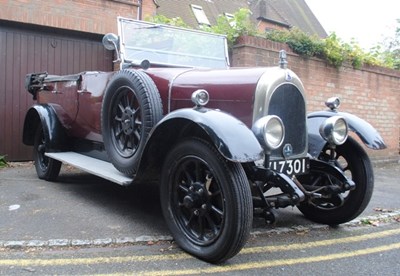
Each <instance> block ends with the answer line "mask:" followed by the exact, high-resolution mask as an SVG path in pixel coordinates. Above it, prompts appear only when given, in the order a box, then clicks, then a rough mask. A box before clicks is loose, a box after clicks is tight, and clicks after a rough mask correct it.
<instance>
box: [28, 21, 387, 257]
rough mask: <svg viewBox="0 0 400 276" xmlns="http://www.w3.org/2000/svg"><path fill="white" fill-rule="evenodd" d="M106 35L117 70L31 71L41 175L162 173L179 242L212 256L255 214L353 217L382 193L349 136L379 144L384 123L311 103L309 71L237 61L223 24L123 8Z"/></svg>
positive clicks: (154, 177) (32, 140) (165, 205)
mask: <svg viewBox="0 0 400 276" xmlns="http://www.w3.org/2000/svg"><path fill="white" fill-rule="evenodd" d="M118 27H119V35H118V36H117V35H114V34H107V35H105V36H104V39H103V44H104V46H105V47H106V48H107V49H108V50H115V51H116V59H117V60H116V61H117V62H120V70H117V71H114V72H93V71H91V72H82V73H78V74H76V75H65V76H56V75H50V74H48V73H47V72H40V73H32V74H29V75H27V76H26V83H25V85H26V89H27V90H28V91H29V93H31V94H32V95H33V98H34V99H35V100H36V101H37V103H36V104H35V105H33V106H32V107H31V108H30V109H29V110H28V112H27V114H26V118H25V123H24V130H23V142H24V143H25V144H26V145H32V146H33V148H34V152H33V158H34V161H35V167H36V171H37V174H38V176H39V178H41V179H45V180H50V181H53V180H55V179H56V178H57V176H58V174H59V172H60V167H61V164H62V163H63V162H64V163H69V164H72V165H73V166H76V167H78V168H80V169H82V170H85V171H88V172H90V173H92V174H95V175H98V176H101V177H103V178H105V179H108V180H110V181H112V182H115V183H118V184H121V185H131V184H135V183H139V182H141V183H146V182H147V183H150V181H152V182H153V181H158V183H159V185H160V200H161V207H162V212H163V215H164V217H165V221H166V223H167V225H168V227H169V229H170V231H171V233H172V235H173V237H174V239H175V241H176V242H177V243H178V244H179V246H180V247H181V248H183V249H184V250H186V251H187V252H189V253H190V254H193V255H194V256H197V257H198V258H200V259H203V260H206V261H208V262H213V263H218V262H222V261H224V260H227V259H228V258H230V257H232V256H234V255H235V254H237V253H238V252H239V251H240V250H241V248H242V247H243V246H244V244H245V242H246V240H247V238H248V236H249V232H250V228H251V225H252V221H253V215H263V216H264V217H265V219H266V221H267V222H273V221H274V214H273V212H272V210H273V209H277V208H284V207H287V206H297V207H298V208H299V209H300V211H301V212H302V213H303V214H304V215H305V216H306V217H307V218H309V219H311V220H313V221H316V222H319V223H325V224H329V225H336V224H340V223H344V222H347V221H350V220H352V219H353V218H355V217H356V216H358V215H359V214H360V213H361V212H362V211H363V210H364V209H365V207H366V206H367V204H368V202H369V200H370V198H371V194H372V191H373V184H374V177H373V171H372V166H371V162H370V160H369V158H368V156H367V154H366V152H365V151H364V149H363V148H362V147H361V146H360V145H359V144H358V143H357V142H356V140H355V139H353V138H352V137H350V136H348V131H350V130H351V131H354V132H355V134H356V135H358V136H359V137H360V139H361V140H362V141H363V143H365V144H366V146H368V147H370V148H373V149H382V148H384V147H385V144H384V142H383V140H382V138H381V137H380V135H379V134H378V132H377V131H376V130H375V129H374V128H373V127H372V126H371V125H370V124H369V123H367V122H365V121H364V120H362V119H360V118H358V117H356V116H354V115H351V114H348V113H344V112H339V111H338V110H337V108H338V106H339V104H340V101H339V100H338V99H337V98H331V99H329V100H328V101H327V102H326V105H327V107H328V108H327V110H325V111H320V112H314V113H311V114H307V113H306V97H305V90H304V87H303V84H302V82H301V80H300V79H299V77H298V76H297V75H296V74H295V73H294V72H292V71H291V70H289V69H288V68H287V61H286V54H285V52H284V51H281V53H280V64H279V66H278V65H277V66H276V67H268V68H230V67H229V58H228V48H227V43H226V38H225V37H224V36H221V35H214V34H210V33H205V32H200V31H194V30H187V29H181V28H175V27H171V26H165V25H160V24H152V23H148V22H141V21H135V20H130V19H126V18H118Z"/></svg>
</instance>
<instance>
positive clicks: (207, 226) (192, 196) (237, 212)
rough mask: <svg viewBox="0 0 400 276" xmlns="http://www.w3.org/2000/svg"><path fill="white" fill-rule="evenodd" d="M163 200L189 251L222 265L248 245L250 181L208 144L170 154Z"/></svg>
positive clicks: (191, 144) (182, 146) (187, 145)
mask: <svg viewBox="0 0 400 276" xmlns="http://www.w3.org/2000/svg"><path fill="white" fill-rule="evenodd" d="M160 197H161V206H162V210H163V214H164V217H165V220H166V222H167V225H168V227H169V229H170V231H171V232H172V235H173V237H174V239H175V241H176V242H177V244H178V245H179V246H180V247H181V248H182V249H184V250H185V251H187V252H188V253H190V254H192V255H194V256H196V257H198V258H200V259H203V260H205V261H208V262H212V263H219V262H222V261H224V260H227V259H229V258H231V257H233V256H234V255H236V254H237V253H238V252H239V251H240V249H241V248H242V247H243V246H244V244H245V242H246V240H247V238H248V236H249V232H250V227H251V223H252V218H253V211H252V201H251V193H250V186H249V183H248V180H247V177H246V175H245V173H244V170H243V168H242V166H241V165H240V164H238V163H233V162H229V161H227V160H225V159H224V158H223V157H222V156H221V155H220V154H219V153H218V152H217V151H216V149H215V148H214V147H213V146H212V145H210V144H209V143H207V142H205V141H202V140H197V139H190V140H185V141H183V142H181V143H179V144H178V145H177V146H176V147H175V148H173V149H172V150H171V152H170V153H169V154H168V156H167V158H166V160H165V162H164V167H163V170H162V180H161V189H160Z"/></svg>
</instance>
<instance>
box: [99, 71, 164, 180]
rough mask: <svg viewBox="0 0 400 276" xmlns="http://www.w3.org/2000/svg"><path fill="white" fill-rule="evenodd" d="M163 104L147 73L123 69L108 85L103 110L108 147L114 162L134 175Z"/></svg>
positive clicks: (105, 137)
mask: <svg viewBox="0 0 400 276" xmlns="http://www.w3.org/2000/svg"><path fill="white" fill-rule="evenodd" d="M161 117H162V104H161V98H160V94H159V92H158V89H157V87H156V85H155V83H154V82H153V80H152V79H151V78H150V77H149V76H148V75H147V74H146V73H144V72H142V71H136V70H122V71H119V72H118V73H116V74H115V75H114V76H113V78H112V79H111V80H110V83H109V84H108V86H107V88H106V91H105V95H104V98H103V103H102V109H101V126H102V135H103V141H104V147H105V149H106V151H107V154H108V157H109V159H110V161H111V163H112V164H113V165H114V166H115V167H116V168H117V169H118V170H119V171H121V172H123V173H125V174H127V175H134V174H135V172H136V169H137V166H138V164H139V161H140V158H141V155H142V152H143V150H144V146H145V144H146V141H147V139H148V136H149V133H150V131H151V129H152V128H153V126H154V125H155V124H156V123H157V122H158V121H159V120H160V119H161Z"/></svg>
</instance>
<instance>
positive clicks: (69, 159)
mask: <svg viewBox="0 0 400 276" xmlns="http://www.w3.org/2000/svg"><path fill="white" fill-rule="evenodd" d="M45 155H46V156H48V157H50V158H53V159H55V160H58V161H61V162H63V163H67V164H70V165H72V166H74V167H77V168H79V169H81V170H83V171H85V172H88V173H91V174H93V175H96V176H99V177H101V178H104V179H107V180H109V181H112V182H115V183H117V184H120V185H122V186H126V185H129V184H131V183H132V181H133V178H131V177H128V176H126V175H125V174H123V173H121V172H120V171H118V170H117V169H116V168H115V167H114V166H113V164H111V163H109V162H106V161H103V160H100V159H96V158H93V157H89V156H86V155H83V154H80V153H76V152H72V151H68V152H46V153H45Z"/></svg>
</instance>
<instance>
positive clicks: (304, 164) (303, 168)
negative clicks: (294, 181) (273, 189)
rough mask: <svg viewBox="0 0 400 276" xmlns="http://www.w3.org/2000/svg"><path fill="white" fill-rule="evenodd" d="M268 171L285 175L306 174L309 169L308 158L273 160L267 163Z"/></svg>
mask: <svg viewBox="0 0 400 276" xmlns="http://www.w3.org/2000/svg"><path fill="white" fill-rule="evenodd" d="M269 167H270V169H272V170H274V171H277V172H280V173H284V174H287V175H298V174H306V173H308V171H309V169H310V161H309V159H308V158H298V159H287V160H273V161H270V162H269Z"/></svg>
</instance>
